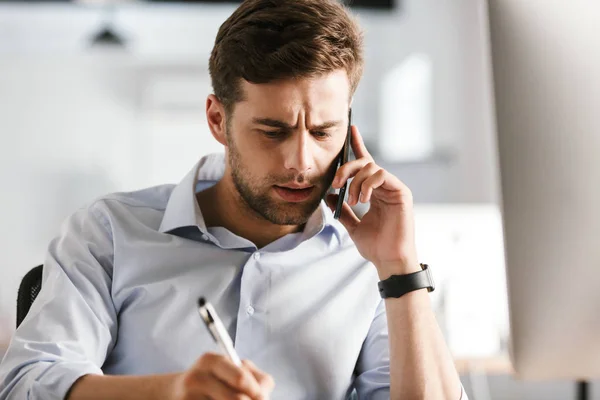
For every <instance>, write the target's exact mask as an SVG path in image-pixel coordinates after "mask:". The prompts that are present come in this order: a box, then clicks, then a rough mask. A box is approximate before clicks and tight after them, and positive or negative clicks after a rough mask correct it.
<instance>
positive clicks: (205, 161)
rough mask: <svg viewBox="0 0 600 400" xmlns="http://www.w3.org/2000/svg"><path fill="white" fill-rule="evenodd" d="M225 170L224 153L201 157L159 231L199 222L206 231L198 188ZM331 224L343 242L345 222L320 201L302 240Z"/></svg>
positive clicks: (178, 188) (175, 193)
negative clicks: (342, 222) (198, 198)
mask: <svg viewBox="0 0 600 400" xmlns="http://www.w3.org/2000/svg"><path fill="white" fill-rule="evenodd" d="M224 173H225V157H224V155H223V154H222V153H217V154H210V155H207V156H205V157H202V158H201V159H200V161H199V162H198V163H197V164H196V165H195V166H194V168H193V169H192V170H191V171H190V172H188V174H187V175H186V176H185V177H184V178H183V180H182V181H181V182H180V183H179V184H178V185H177V186H175V188H174V189H173V191H172V192H171V196H170V197H169V201H168V203H167V208H166V209H165V214H164V215H163V219H162V221H161V224H160V228H159V232H161V233H168V232H171V231H173V230H175V229H178V228H183V227H189V226H196V227H198V229H200V231H202V232H204V233H206V231H207V229H206V224H205V222H204V218H203V217H202V212H201V211H200V207H199V206H198V202H197V200H196V191H197V190H196V188H197V187H198V186H201V187H203V188H206V187H209V186H211V185H214V184H215V183H217V182H218V181H219V180H220V179H221V178H222V177H223V175H224ZM326 226H331V227H332V228H333V231H334V232H335V234H336V236H337V238H338V240H339V241H340V242H341V237H342V234H343V233H342V231H343V229H344V228H343V226H342V225H341V224H340V223H339V221H336V220H335V219H334V218H333V214H332V213H331V211H330V210H329V208H328V207H327V205H326V204H325V202H323V201H322V202H321V204H320V205H319V208H318V209H317V210H316V211H315V212H314V213H313V215H311V216H310V218H309V219H308V221H307V223H306V227H305V229H304V232H303V233H302V240H305V239H309V238H311V237H313V236H314V235H316V234H318V233H320V232H321V231H322V230H323V228H324V227H326Z"/></svg>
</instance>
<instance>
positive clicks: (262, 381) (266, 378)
mask: <svg viewBox="0 0 600 400" xmlns="http://www.w3.org/2000/svg"><path fill="white" fill-rule="evenodd" d="M242 364H243V365H244V366H245V367H246V368H248V370H249V371H250V372H251V373H252V375H254V378H255V379H256V381H257V382H258V384H259V385H260V386H261V387H262V388H263V390H266V391H267V392H268V393H271V391H273V388H274V387H275V381H274V380H273V377H272V376H271V375H269V374H267V373H266V372H263V371H261V370H259V369H258V367H257V366H256V365H254V363H253V362H252V361H250V360H242Z"/></svg>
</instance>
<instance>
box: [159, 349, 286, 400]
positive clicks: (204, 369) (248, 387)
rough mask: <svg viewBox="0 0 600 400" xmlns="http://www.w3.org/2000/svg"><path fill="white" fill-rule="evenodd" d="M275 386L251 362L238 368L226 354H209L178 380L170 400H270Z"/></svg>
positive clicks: (243, 363) (175, 382) (269, 378)
mask: <svg viewBox="0 0 600 400" xmlns="http://www.w3.org/2000/svg"><path fill="white" fill-rule="evenodd" d="M274 386H275V383H274V381H273V378H272V377H271V376H270V375H268V374H266V373H264V372H262V371H260V370H259V369H258V368H257V367H256V366H255V365H254V364H253V363H252V362H251V361H248V360H244V361H242V366H241V367H238V366H237V365H235V364H234V363H233V362H232V361H231V360H230V359H229V358H227V357H226V356H224V355H221V354H215V353H206V354H204V355H203V356H202V357H200V358H199V359H198V361H196V363H195V364H194V365H193V366H192V367H191V368H190V369H189V370H187V371H185V372H183V373H181V374H179V375H178V376H177V377H176V379H175V380H174V382H173V389H172V396H170V400H200V399H211V400H226V399H227V400H229V399H235V400H267V399H269V397H270V394H271V392H272V391H273V387H274Z"/></svg>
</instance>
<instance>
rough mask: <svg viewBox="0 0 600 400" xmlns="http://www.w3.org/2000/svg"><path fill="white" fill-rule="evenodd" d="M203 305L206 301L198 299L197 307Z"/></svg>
mask: <svg viewBox="0 0 600 400" xmlns="http://www.w3.org/2000/svg"><path fill="white" fill-rule="evenodd" d="M205 304H206V299H205V298H204V297H200V298H199V299H198V306H199V307H204V305H205Z"/></svg>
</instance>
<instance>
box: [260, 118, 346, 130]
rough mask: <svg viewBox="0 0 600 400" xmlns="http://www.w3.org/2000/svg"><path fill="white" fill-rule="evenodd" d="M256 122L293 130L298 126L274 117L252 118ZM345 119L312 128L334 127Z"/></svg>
mask: <svg viewBox="0 0 600 400" xmlns="http://www.w3.org/2000/svg"><path fill="white" fill-rule="evenodd" d="M252 122H254V123H255V124H259V125H265V126H270V127H273V128H279V129H285V130H293V129H296V128H297V126H292V125H290V124H288V123H285V122H283V121H279V120H276V119H272V118H254V119H253V120H252ZM342 123H343V121H327V122H324V123H322V124H320V125H317V126H312V127H310V130H325V129H329V128H333V127H336V126H339V125H342Z"/></svg>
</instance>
